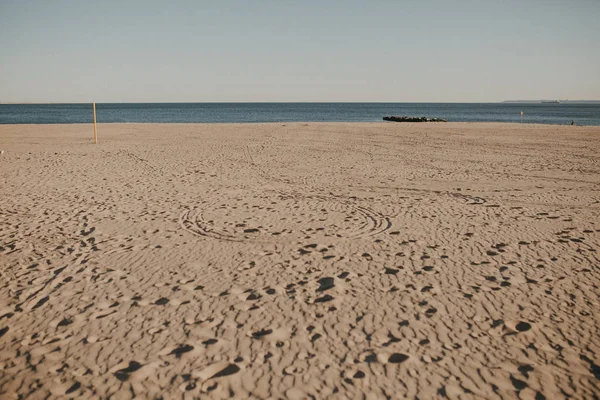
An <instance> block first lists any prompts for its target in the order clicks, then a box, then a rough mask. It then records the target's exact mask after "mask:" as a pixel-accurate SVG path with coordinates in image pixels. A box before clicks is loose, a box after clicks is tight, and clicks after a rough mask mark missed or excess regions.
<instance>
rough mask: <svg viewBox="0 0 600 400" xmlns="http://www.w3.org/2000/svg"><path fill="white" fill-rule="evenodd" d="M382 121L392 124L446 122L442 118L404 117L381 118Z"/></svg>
mask: <svg viewBox="0 0 600 400" xmlns="http://www.w3.org/2000/svg"><path fill="white" fill-rule="evenodd" d="M383 120H384V121H393V122H448V120H447V119H443V118H428V117H406V116H402V117H399V116H395V115H393V116H391V117H383Z"/></svg>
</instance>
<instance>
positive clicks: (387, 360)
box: [0, 123, 600, 400]
mask: <svg viewBox="0 0 600 400" xmlns="http://www.w3.org/2000/svg"><path fill="white" fill-rule="evenodd" d="M92 135H93V129H92V126H91V125H0V150H1V151H3V153H2V154H0V188H1V189H0V276H1V280H0V398H2V399H17V398H25V397H27V398H32V399H42V398H48V397H50V398H57V397H82V398H108V397H110V398H114V399H127V398H132V397H134V396H136V395H137V396H138V397H140V398H159V397H160V396H162V397H163V398H165V399H171V398H185V399H188V398H189V399H191V398H198V397H201V398H217V399H218V398H238V399H245V398H252V399H263V398H273V399H276V398H289V399H306V398H312V399H325V398H339V399H363V398H367V399H383V398H393V399H397V398H410V399H416V398H419V399H432V398H450V399H458V398H460V399H471V398H476V399H484V398H485V399H510V398H519V399H536V400H539V399H560V398H568V397H572V398H577V399H594V398H596V399H597V398H599V397H600V335H599V334H598V332H600V313H599V312H598V310H599V309H600V308H599V305H600V301H599V300H600V288H599V284H600V257H599V253H598V250H600V127H571V126H551V125H520V124H497V123H485V124H466V123H445V124H427V123H426V124H414V123H413V124H411V123H408V124H396V123H272V124H239V125H236V124H195V125H194V124H189V125H188V124H169V125H167V124H164V125H155V124H109V125H99V131H98V136H99V144H97V145H94V144H93V143H92Z"/></svg>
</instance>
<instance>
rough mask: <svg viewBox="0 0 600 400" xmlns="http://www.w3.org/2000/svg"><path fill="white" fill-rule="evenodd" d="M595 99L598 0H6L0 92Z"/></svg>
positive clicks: (17, 98) (110, 97)
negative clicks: (167, 0)
mask: <svg viewBox="0 0 600 400" xmlns="http://www.w3.org/2000/svg"><path fill="white" fill-rule="evenodd" d="M557 98H558V99H600V1H598V0H571V1H567V0H564V1H554V0H521V1H512V0H503V1H500V0H495V1H488V0H478V1H475V0H454V1H446V0H422V1H418V2H417V1H414V2H403V1H399V0H397V1H391V0H390V1H388V0H380V1H377V0H372V1H356V0H346V1H338V0H321V1H317V0H304V1H285V0H279V1H275V0H273V1H271V0H265V1H260V0H255V1H234V0H221V1H201V0H198V1H183V0H181V1H177V0H174V1H171V2H166V1H153V0H147V1H141V0H129V1H128V0H120V1H112V0H104V1H100V0H97V1H87V0H79V1H77V0H72V1H66V0H62V1H61V0H0V101H3V102H91V101H97V102H121V101H123V102H144V101H147V102H178V101H181V102H194V101H198V102H220V101H408V102H418V101H423V102H438V101H440V102H446V101H447V102H461V101H473V102H477V101H502V100H508V99H557Z"/></svg>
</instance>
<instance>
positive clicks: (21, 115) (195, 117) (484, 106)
mask: <svg viewBox="0 0 600 400" xmlns="http://www.w3.org/2000/svg"><path fill="white" fill-rule="evenodd" d="M96 111H97V117H98V122H99V123H110V122H148V123H186V122H187V123H190V122H221V123H222V122H294V121H298V122H371V121H381V120H382V117H383V116H386V115H408V116H427V117H436V118H446V119H448V120H449V121H457V122H521V111H523V113H524V116H523V123H541V124H561V125H564V124H570V123H571V121H574V122H575V123H576V124H578V125H600V104H581V103H580V104H574V103H570V104H569V103H560V104H547V103H539V104H511V103H118V104H108V103H106V104H96ZM91 121H92V107H91V104H0V124H74V123H89V122H91Z"/></svg>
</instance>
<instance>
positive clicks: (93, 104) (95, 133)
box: [92, 103, 98, 143]
mask: <svg viewBox="0 0 600 400" xmlns="http://www.w3.org/2000/svg"><path fill="white" fill-rule="evenodd" d="M92 109H93V110H94V143H98V132H97V131H96V103H92Z"/></svg>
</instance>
